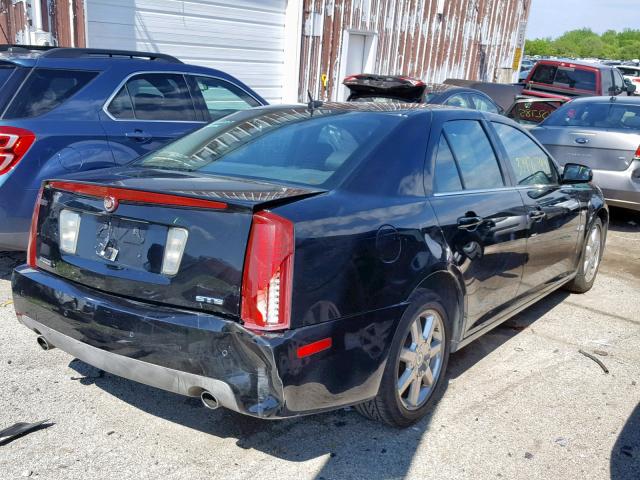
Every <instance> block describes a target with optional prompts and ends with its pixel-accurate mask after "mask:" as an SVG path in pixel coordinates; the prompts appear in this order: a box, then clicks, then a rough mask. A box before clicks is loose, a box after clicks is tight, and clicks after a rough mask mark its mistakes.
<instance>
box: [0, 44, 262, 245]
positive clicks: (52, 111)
mask: <svg viewBox="0 0 640 480" xmlns="http://www.w3.org/2000/svg"><path fill="white" fill-rule="evenodd" d="M0 85H1V88H0V112H1V116H0V145H1V146H0V149H1V151H0V251H4V250H25V249H26V248H27V239H28V232H29V224H30V220H31V213H32V212H33V204H34V201H35V198H36V194H37V193H38V189H39V188H40V184H41V183H42V180H43V179H45V178H50V177H62V176H64V175H66V174H69V173H73V172H77V171H81V170H89V169H94V168H102V167H108V166H114V165H124V164H126V163H127V162H130V161H131V160H133V159H134V158H136V157H138V156H139V155H142V154H144V153H148V152H150V151H151V150H155V149H156V148H158V147H160V146H162V145H164V144H165V143H167V142H168V141H169V140H172V139H174V138H176V137H179V136H181V135H183V134H185V133H187V132H189V131H191V130H194V129H196V128H198V127H200V126H202V125H203V124H205V123H207V122H209V121H211V120H214V119H216V118H219V117H220V116H223V115H226V114H227V113H230V112H232V111H235V110H238V109H243V108H248V107H254V106H257V105H264V104H265V103H266V102H265V100H264V99H262V98H261V97H260V96H259V95H258V94H257V93H255V92H254V91H252V90H251V89H250V88H249V87H247V86H246V85H244V84H243V83H242V82H240V81H238V80H237V79H235V78H233V77H231V76H230V75H227V74H225V73H223V72H221V71H218V70H213V69H210V68H204V67H197V66H194V65H187V64H184V63H182V62H181V61H179V60H178V59H176V58H174V57H171V56H168V55H162V54H159V53H144V52H124V51H116V50H96V49H81V48H42V47H16V46H6V45H5V46H2V48H1V50H0Z"/></svg>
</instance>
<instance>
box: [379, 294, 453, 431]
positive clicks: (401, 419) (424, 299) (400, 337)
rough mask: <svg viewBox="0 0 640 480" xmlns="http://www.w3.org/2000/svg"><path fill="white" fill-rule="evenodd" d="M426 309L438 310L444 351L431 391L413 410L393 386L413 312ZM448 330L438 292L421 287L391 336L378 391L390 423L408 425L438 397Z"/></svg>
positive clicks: (446, 360)
mask: <svg viewBox="0 0 640 480" xmlns="http://www.w3.org/2000/svg"><path fill="white" fill-rule="evenodd" d="M427 309H433V310H436V311H437V312H438V313H439V314H440V316H441V318H442V323H443V325H444V330H445V341H444V342H443V344H444V353H443V358H442V367H441V370H440V375H439V376H438V379H437V380H436V384H435V387H434V389H433V392H432V393H431V396H430V397H429V399H428V400H427V402H425V404H424V405H423V406H422V407H420V408H418V409H416V410H408V409H407V408H406V407H405V406H404V405H402V402H401V401H400V398H399V397H398V393H397V389H396V385H397V381H398V379H397V370H398V362H399V357H400V350H401V348H402V347H403V343H404V339H405V337H406V335H407V333H408V331H409V328H410V327H411V324H412V323H413V322H414V320H415V319H416V316H417V315H418V314H420V313H421V312H423V311H424V310H427ZM451 331H452V328H451V322H450V319H449V315H448V314H447V311H446V310H445V308H444V307H443V304H442V301H441V300H440V298H439V297H438V295H436V294H435V293H433V292H430V291H424V292H423V293H421V294H419V295H418V296H417V297H416V298H415V299H414V300H413V301H412V303H411V305H410V306H409V308H408V309H407V310H406V311H405V313H404V315H403V316H402V319H401V320H400V323H399V324H398V328H397V330H396V334H395V335H394V338H393V343H392V345H391V349H390V351H389V358H388V360H387V365H386V367H385V371H384V374H383V377H382V382H381V385H380V392H379V395H378V396H379V399H380V400H381V401H382V402H383V403H384V405H385V407H386V410H387V413H388V414H389V415H390V416H391V417H392V419H393V423H394V424H396V425H398V426H408V425H411V424H412V423H415V422H416V421H418V420H420V419H421V418H422V417H424V415H425V414H426V413H427V411H429V410H430V408H431V407H432V406H433V405H434V404H435V403H436V402H437V401H438V400H439V398H440V396H441V395H442V392H443V390H444V389H443V385H444V384H445V383H446V380H445V377H446V371H447V366H448V364H449V354H450V351H451Z"/></svg>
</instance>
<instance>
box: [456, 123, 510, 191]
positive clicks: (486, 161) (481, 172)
mask: <svg viewBox="0 0 640 480" xmlns="http://www.w3.org/2000/svg"><path fill="white" fill-rule="evenodd" d="M444 132H445V135H446V137H447V140H448V141H449V145H451V150H452V151H453V154H454V157H455V160H456V163H457V165H458V168H459V169H460V174H461V175H462V186H463V187H464V188H465V189H468V190H481V189H487V188H498V187H503V186H504V180H503V178H502V173H501V171H500V167H499V165H498V159H497V157H496V154H495V152H494V151H493V147H492V146H491V142H489V138H487V134H486V133H485V131H484V128H482V125H481V124H480V122H478V121H476V120H454V121H450V122H447V123H445V125H444Z"/></svg>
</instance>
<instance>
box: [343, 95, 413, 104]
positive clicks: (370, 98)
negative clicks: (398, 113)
mask: <svg viewBox="0 0 640 480" xmlns="http://www.w3.org/2000/svg"><path fill="white" fill-rule="evenodd" d="M350 101H351V102H373V103H418V102H419V99H411V98H398V97H385V96H382V95H366V96H359V97H352V98H351V100H350Z"/></svg>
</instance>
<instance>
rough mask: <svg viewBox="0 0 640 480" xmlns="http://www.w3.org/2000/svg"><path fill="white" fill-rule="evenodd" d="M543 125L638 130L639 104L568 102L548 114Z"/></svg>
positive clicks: (639, 118)
mask: <svg viewBox="0 0 640 480" xmlns="http://www.w3.org/2000/svg"><path fill="white" fill-rule="evenodd" d="M544 124H545V125H549V126H553V127H560V126H568V127H595V128H609V129H615V130H640V105H625V104H622V103H617V102H607V103H602V102H599V103H578V104H574V103H568V104H567V105H565V106H563V107H562V108H560V109H558V110H557V111H556V112H555V113H554V114H553V115H550V116H549V118H548V119H547V121H546V122H545V123H544Z"/></svg>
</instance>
